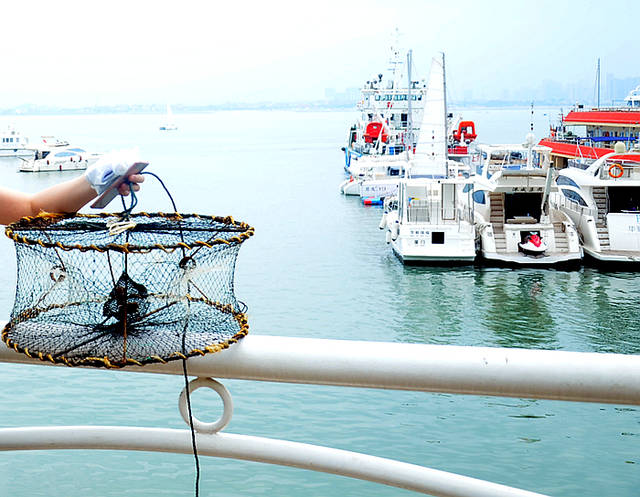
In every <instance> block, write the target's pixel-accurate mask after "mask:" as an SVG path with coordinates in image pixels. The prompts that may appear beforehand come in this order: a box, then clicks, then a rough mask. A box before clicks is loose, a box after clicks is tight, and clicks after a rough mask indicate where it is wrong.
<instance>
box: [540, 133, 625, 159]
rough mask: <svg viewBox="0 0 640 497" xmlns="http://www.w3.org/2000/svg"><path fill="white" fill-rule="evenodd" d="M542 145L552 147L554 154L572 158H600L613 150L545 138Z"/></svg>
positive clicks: (541, 141)
mask: <svg viewBox="0 0 640 497" xmlns="http://www.w3.org/2000/svg"><path fill="white" fill-rule="evenodd" d="M539 144H540V145H544V146H545V147H549V148H551V153H552V154H553V155H561V156H562V157H569V158H571V159H573V158H575V159H578V158H580V157H584V158H585V159H599V158H600V157H602V156H603V155H607V154H610V153H611V152H613V150H611V149H610V148H596V147H589V146H587V145H578V144H577V143H564V142H557V141H553V140H549V139H547V138H543V139H542V140H540V143H539Z"/></svg>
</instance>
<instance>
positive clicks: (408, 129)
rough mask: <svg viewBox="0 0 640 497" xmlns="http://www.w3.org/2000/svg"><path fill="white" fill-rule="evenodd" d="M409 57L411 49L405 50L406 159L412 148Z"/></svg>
mask: <svg viewBox="0 0 640 497" xmlns="http://www.w3.org/2000/svg"><path fill="white" fill-rule="evenodd" d="M411 57H412V51H411V50H409V51H408V52H407V79H408V82H407V135H406V136H407V142H408V146H407V149H406V150H407V160H409V159H410V158H411V152H410V151H411V149H413V111H412V109H411Z"/></svg>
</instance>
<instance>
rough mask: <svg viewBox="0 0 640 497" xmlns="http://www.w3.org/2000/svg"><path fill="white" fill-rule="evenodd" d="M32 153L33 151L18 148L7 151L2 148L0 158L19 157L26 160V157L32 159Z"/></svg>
mask: <svg viewBox="0 0 640 497" xmlns="http://www.w3.org/2000/svg"><path fill="white" fill-rule="evenodd" d="M33 155H34V152H33V150H30V149H26V148H18V149H13V148H11V149H8V148H3V149H0V158H5V157H7V158H13V157H21V158H28V157H33Z"/></svg>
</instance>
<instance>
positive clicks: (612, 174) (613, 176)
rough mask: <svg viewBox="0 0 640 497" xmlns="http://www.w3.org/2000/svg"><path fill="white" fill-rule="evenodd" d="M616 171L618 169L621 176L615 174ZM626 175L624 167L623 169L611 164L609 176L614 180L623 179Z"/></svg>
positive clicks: (618, 165)
mask: <svg viewBox="0 0 640 497" xmlns="http://www.w3.org/2000/svg"><path fill="white" fill-rule="evenodd" d="M614 169H618V170H620V173H619V174H614V172H613V170H614ZM623 174H624V167H622V166H621V165H620V164H611V166H609V176H611V177H612V178H616V179H617V178H620V177H622V175H623Z"/></svg>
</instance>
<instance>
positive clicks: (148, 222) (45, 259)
mask: <svg viewBox="0 0 640 497" xmlns="http://www.w3.org/2000/svg"><path fill="white" fill-rule="evenodd" d="M114 223H115V224H114ZM6 232H7V235H8V236H9V237H11V238H13V240H14V241H15V245H16V254H17V258H18V278H17V290H16V299H15V305H14V308H13V312H12V315H11V320H10V321H9V323H8V324H7V326H6V327H5V329H4V331H3V333H2V339H3V340H4V342H5V343H6V344H7V345H8V346H10V347H13V348H15V349H16V350H18V351H20V352H24V353H26V354H27V355H29V356H32V357H39V358H40V359H44V360H49V361H53V362H62V363H65V364H68V365H71V366H74V365H92V366H100V367H104V366H107V367H122V366H125V365H128V364H146V363H150V362H163V361H168V360H172V359H178V358H182V357H184V356H193V355H198V354H204V353H207V352H216V351H218V350H221V349H222V348H226V347H227V346H228V345H229V344H230V343H233V342H235V341H237V340H238V339H240V338H242V337H243V336H244V335H246V333H247V331H248V326H247V321H246V316H245V313H244V311H245V309H244V305H243V304H241V303H239V302H238V301H237V300H236V297H235V295H234V287H233V277H234V270H235V262H236V257H237V254H238V250H239V248H240V245H241V243H242V242H243V241H244V240H246V239H247V238H248V237H250V236H251V235H253V228H251V227H250V226H248V225H247V224H245V223H240V222H236V221H234V220H233V219H231V218H215V217H210V216H198V215H194V214H192V215H177V214H161V213H160V214H135V215H132V216H130V217H129V218H127V220H124V221H123V220H122V219H120V218H118V217H117V216H116V215H110V214H104V215H97V216H89V215H75V216H60V215H43V216H38V217H35V218H25V219H22V220H21V221H19V222H17V223H14V224H12V225H10V226H8V227H7V230H6Z"/></svg>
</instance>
